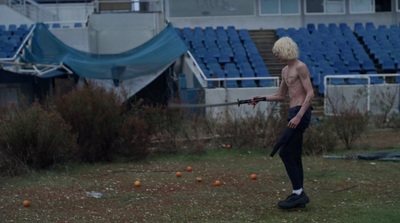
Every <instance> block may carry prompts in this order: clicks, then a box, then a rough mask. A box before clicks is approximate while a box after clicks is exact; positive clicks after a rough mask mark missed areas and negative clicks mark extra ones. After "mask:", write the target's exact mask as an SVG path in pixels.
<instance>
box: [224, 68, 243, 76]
mask: <svg viewBox="0 0 400 223" xmlns="http://www.w3.org/2000/svg"><path fill="white" fill-rule="evenodd" d="M225 73H226V76H227V77H228V78H239V77H240V73H239V71H238V70H237V69H227V70H225Z"/></svg>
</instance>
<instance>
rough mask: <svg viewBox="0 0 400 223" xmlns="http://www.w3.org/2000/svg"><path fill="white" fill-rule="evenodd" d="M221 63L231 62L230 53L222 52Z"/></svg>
mask: <svg viewBox="0 0 400 223" xmlns="http://www.w3.org/2000/svg"><path fill="white" fill-rule="evenodd" d="M218 62H219V63H229V62H231V56H230V54H229V53H221V54H220V56H219V58H218Z"/></svg>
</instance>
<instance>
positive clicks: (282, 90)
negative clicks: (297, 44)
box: [249, 67, 288, 108]
mask: <svg viewBox="0 0 400 223" xmlns="http://www.w3.org/2000/svg"><path fill="white" fill-rule="evenodd" d="M285 68H286V67H285ZM285 68H284V69H285ZM283 80H284V79H283V70H282V81H281V85H280V86H279V91H278V92H277V93H275V94H269V95H259V96H254V97H253V98H252V101H253V102H252V103H249V104H251V105H253V108H254V107H255V106H256V105H257V103H258V102H256V101H254V99H255V98H265V99H266V101H283V100H285V98H286V94H287V91H288V87H287V85H286V82H285V81H283Z"/></svg>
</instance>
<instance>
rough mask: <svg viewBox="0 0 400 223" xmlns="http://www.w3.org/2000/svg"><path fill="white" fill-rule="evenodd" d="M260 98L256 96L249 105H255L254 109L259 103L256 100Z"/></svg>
mask: <svg viewBox="0 0 400 223" xmlns="http://www.w3.org/2000/svg"><path fill="white" fill-rule="evenodd" d="M258 97H259V96H254V97H252V98H251V102H250V103H249V105H253V109H254V108H255V107H256V105H257V104H258V101H255V100H254V99H256V98H258Z"/></svg>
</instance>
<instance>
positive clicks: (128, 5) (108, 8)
mask: <svg viewBox="0 0 400 223" xmlns="http://www.w3.org/2000/svg"><path fill="white" fill-rule="evenodd" d="M94 5H95V13H102V12H162V9H163V5H162V1H160V0H94Z"/></svg>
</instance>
